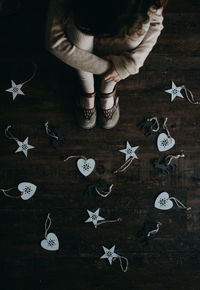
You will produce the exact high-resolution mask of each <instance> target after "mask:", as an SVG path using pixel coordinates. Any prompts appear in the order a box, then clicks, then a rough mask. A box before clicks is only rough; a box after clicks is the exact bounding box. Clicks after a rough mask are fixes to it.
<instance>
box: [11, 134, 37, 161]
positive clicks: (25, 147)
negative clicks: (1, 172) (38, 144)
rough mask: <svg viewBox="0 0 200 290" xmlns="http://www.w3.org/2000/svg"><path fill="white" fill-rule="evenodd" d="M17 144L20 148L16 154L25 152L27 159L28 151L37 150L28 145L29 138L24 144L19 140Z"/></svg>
mask: <svg viewBox="0 0 200 290" xmlns="http://www.w3.org/2000/svg"><path fill="white" fill-rule="evenodd" d="M16 142H17V144H18V145H19V147H18V148H17V150H16V151H15V153H18V152H23V153H24V155H25V156H26V157H27V156H28V150H29V149H33V148H35V147H34V146H32V145H29V144H28V137H27V138H26V139H25V140H24V142H21V141H19V140H17V141H16Z"/></svg>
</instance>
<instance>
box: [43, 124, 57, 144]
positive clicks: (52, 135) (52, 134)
mask: <svg viewBox="0 0 200 290" xmlns="http://www.w3.org/2000/svg"><path fill="white" fill-rule="evenodd" d="M44 127H45V131H46V133H47V135H48V136H50V137H52V138H55V139H56V140H58V136H56V135H55V133H54V132H52V131H51V130H50V129H49V122H48V121H47V122H46V123H44Z"/></svg>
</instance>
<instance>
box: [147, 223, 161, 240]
mask: <svg viewBox="0 0 200 290" xmlns="http://www.w3.org/2000/svg"><path fill="white" fill-rule="evenodd" d="M160 226H162V224H161V223H160V222H157V225H156V229H155V230H152V231H150V232H148V234H147V237H150V235H155V234H157V232H158V231H159V229H160Z"/></svg>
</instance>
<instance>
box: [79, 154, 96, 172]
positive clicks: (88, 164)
mask: <svg viewBox="0 0 200 290" xmlns="http://www.w3.org/2000/svg"><path fill="white" fill-rule="evenodd" d="M77 166H78V169H79V171H80V173H81V174H83V175H84V176H88V175H90V174H91V173H92V171H93V170H94V168H95V160H94V159H92V158H89V159H83V158H80V159H78V161H77Z"/></svg>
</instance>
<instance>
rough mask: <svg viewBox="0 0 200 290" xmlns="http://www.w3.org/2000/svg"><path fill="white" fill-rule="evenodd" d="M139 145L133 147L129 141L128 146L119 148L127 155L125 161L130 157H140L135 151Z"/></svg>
mask: <svg viewBox="0 0 200 290" xmlns="http://www.w3.org/2000/svg"><path fill="white" fill-rule="evenodd" d="M138 147H139V146H135V147H131V145H130V144H129V142H128V141H127V142H126V148H125V149H122V150H119V151H120V152H122V153H124V154H125V155H126V156H125V161H127V160H128V159H129V158H130V157H133V158H136V159H138V157H137V155H136V154H135V151H136V150H137V149H138Z"/></svg>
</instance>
